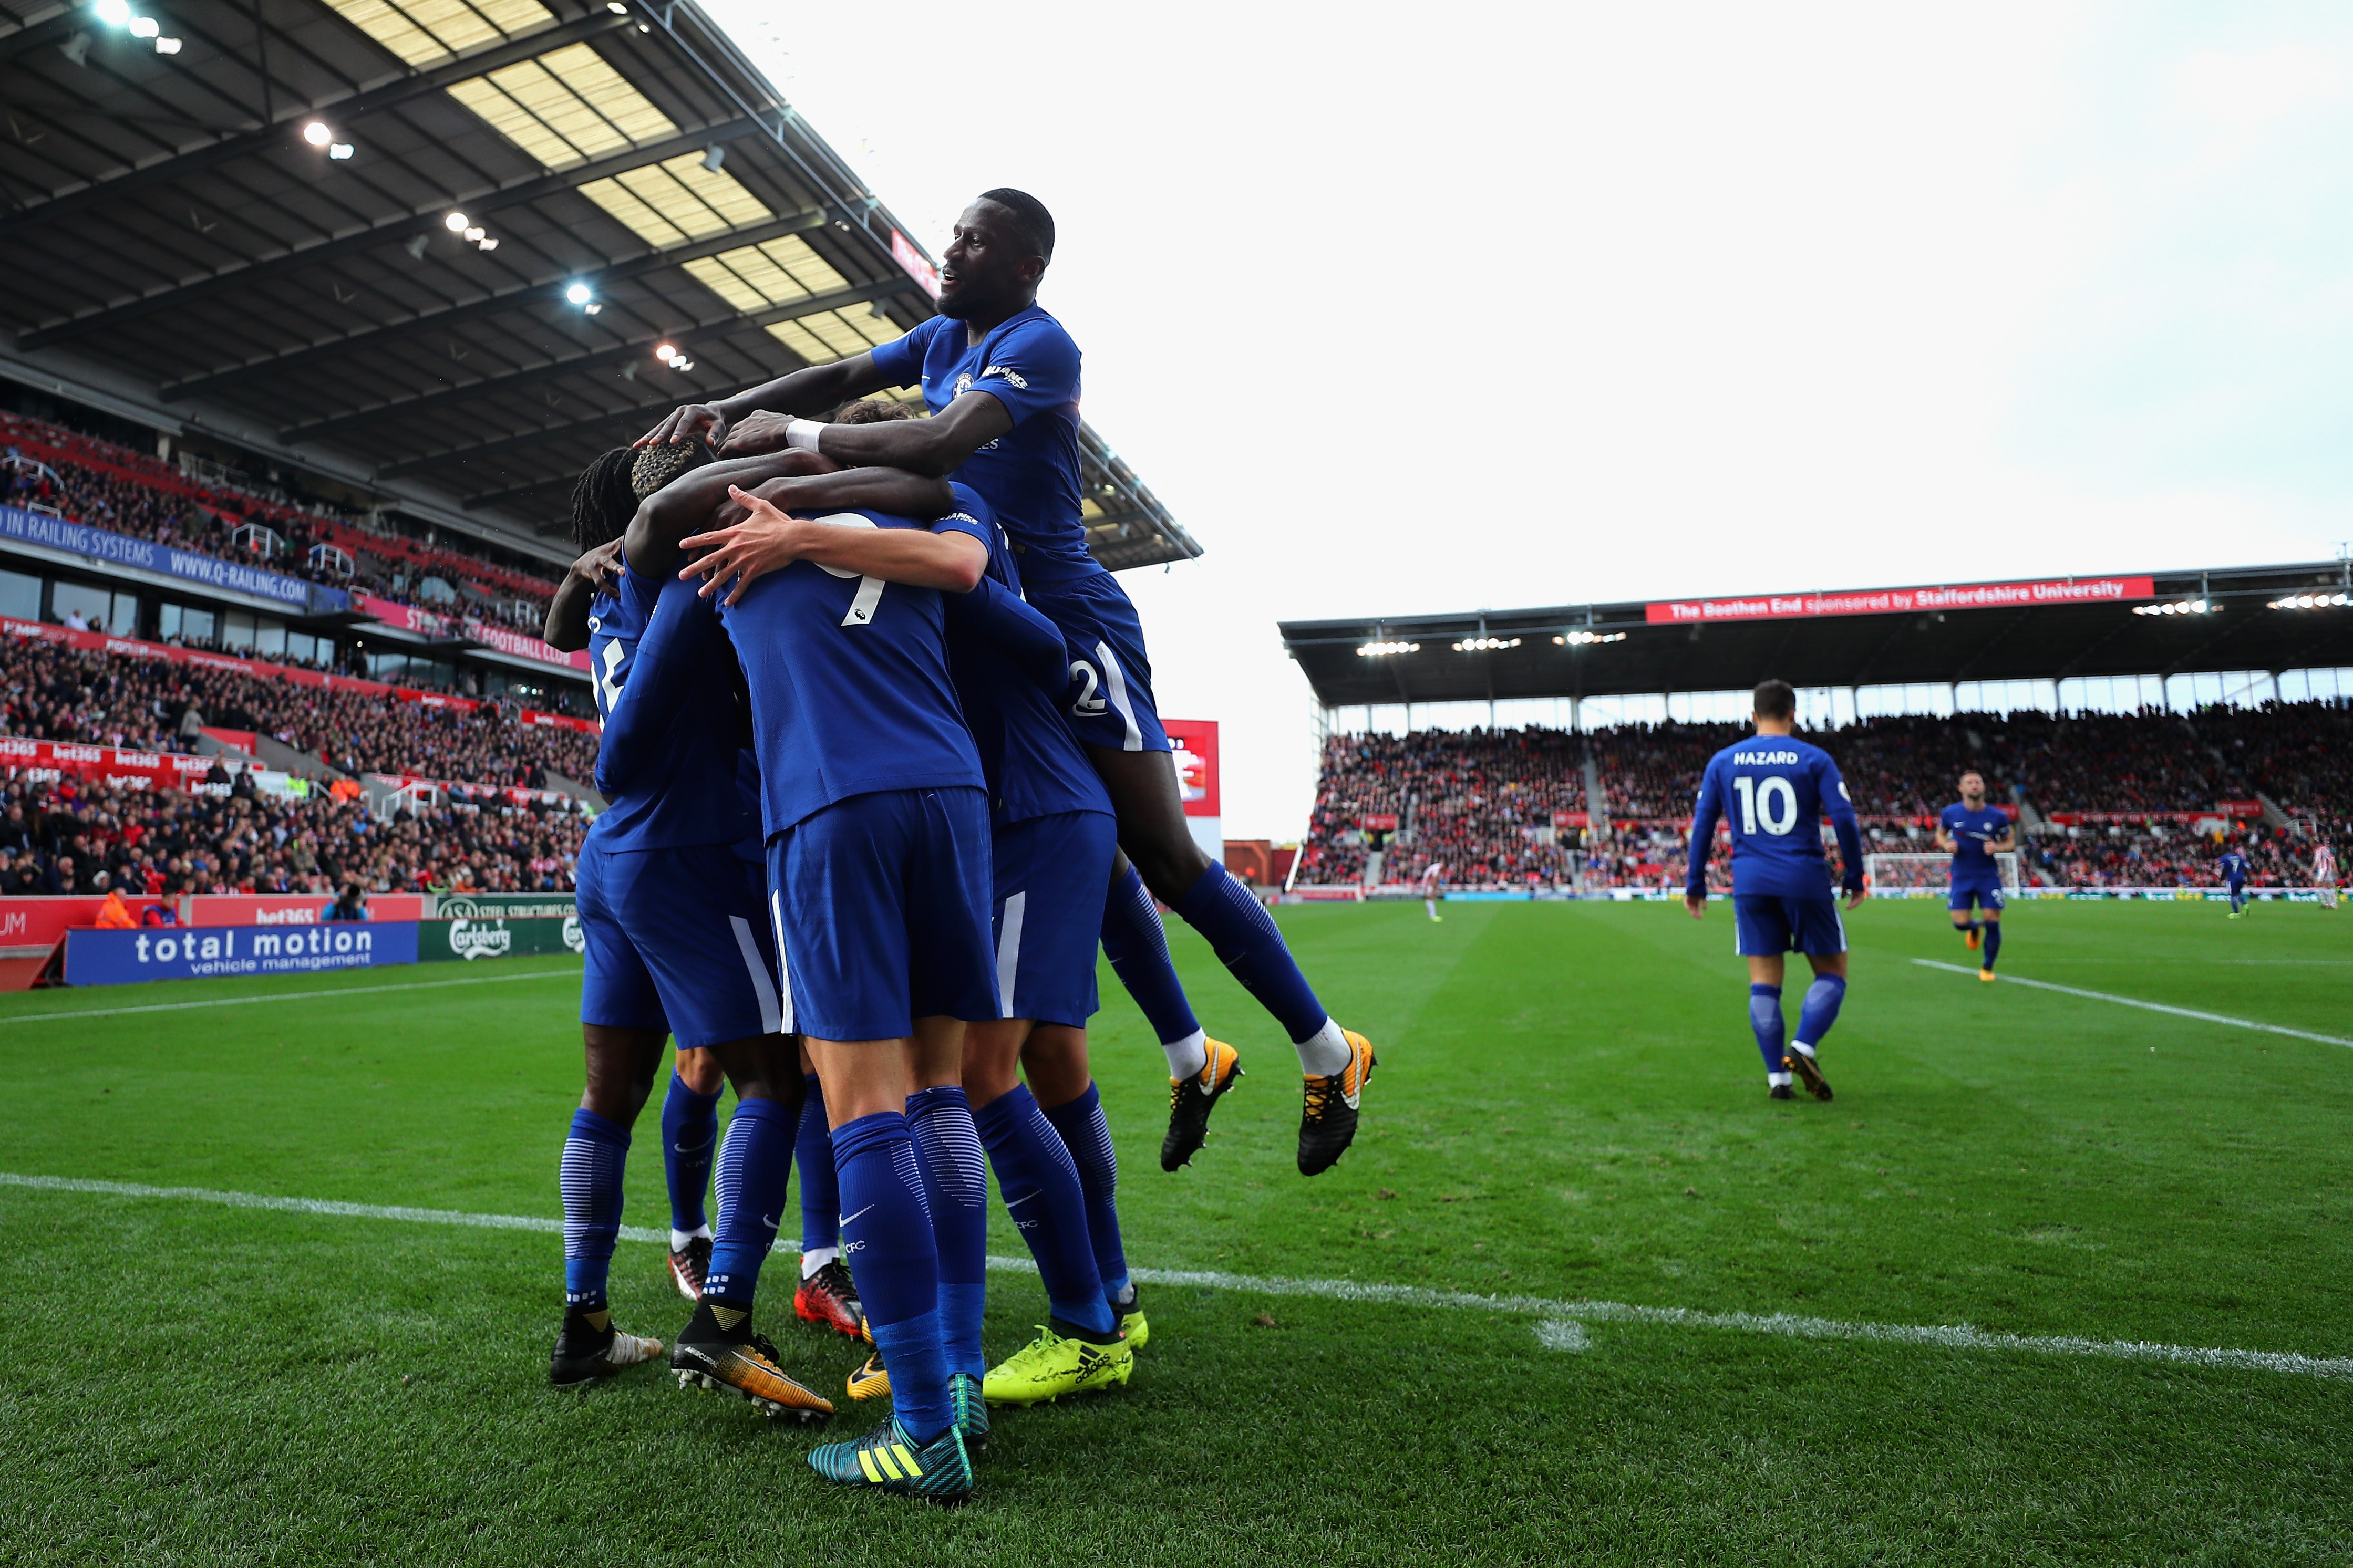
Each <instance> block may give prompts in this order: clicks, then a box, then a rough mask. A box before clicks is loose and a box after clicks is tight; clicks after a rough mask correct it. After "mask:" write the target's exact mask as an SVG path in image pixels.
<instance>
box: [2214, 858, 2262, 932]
mask: <svg viewBox="0 0 2353 1568" xmlns="http://www.w3.org/2000/svg"><path fill="white" fill-rule="evenodd" d="M2214 868H2215V869H2216V870H2218V871H2220V872H2221V873H2222V886H2223V887H2225V888H2227V889H2230V892H2231V918H2232V920H2237V919H2238V918H2239V917H2240V916H2241V915H2242V914H2244V913H2246V912H2247V910H2249V909H2250V908H2252V907H2253V900H2251V899H2249V898H2248V897H2247V878H2248V876H2249V874H2250V873H2252V872H2253V869H2254V863H2253V861H2251V860H2249V859H2248V858H2247V857H2246V853H2245V851H2243V850H2242V849H2241V848H2240V847H2238V846H2237V845H2236V844H2230V845H2226V846H2225V847H2224V848H2223V850H2222V858H2221V859H2219V860H2217V861H2215V862H2214Z"/></svg>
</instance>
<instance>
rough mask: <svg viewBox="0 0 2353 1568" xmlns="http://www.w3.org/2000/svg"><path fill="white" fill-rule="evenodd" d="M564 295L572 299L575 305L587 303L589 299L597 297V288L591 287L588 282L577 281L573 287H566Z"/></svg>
mask: <svg viewBox="0 0 2353 1568" xmlns="http://www.w3.org/2000/svg"><path fill="white" fill-rule="evenodd" d="M564 297H565V299H567V300H571V301H572V302H573V303H574V304H575V305H585V304H586V303H587V302H588V301H589V300H593V299H595V298H596V292H595V290H593V289H590V288H589V287H588V285H587V284H586V283H575V284H574V285H573V286H572V287H571V288H569V289H565V291H564Z"/></svg>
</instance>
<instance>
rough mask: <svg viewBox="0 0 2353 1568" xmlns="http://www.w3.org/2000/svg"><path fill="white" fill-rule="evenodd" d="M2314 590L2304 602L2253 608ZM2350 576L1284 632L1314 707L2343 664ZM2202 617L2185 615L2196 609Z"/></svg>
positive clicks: (2084, 581) (1781, 601)
mask: <svg viewBox="0 0 2353 1568" xmlns="http://www.w3.org/2000/svg"><path fill="white" fill-rule="evenodd" d="M2299 596H2300V597H2302V598H2305V599H2306V600H2309V599H2312V598H2314V597H2316V596H2317V597H2318V598H2320V599H2321V600H2324V601H2328V600H2333V601H2334V602H2333V603H2323V604H2321V605H2316V606H2311V605H2306V606H2293V605H2291V606H2287V607H2282V608H2278V609H2274V608H2270V607H2269V606H2270V605H2272V604H2273V603H2274V601H2280V600H2284V599H2290V598H2295V597H2299ZM2348 599H2353V565H2348V563H2346V562H2342V561H2337V562H2322V563H2314V564H2308V565H2300V566H2295V565H2291V566H2238V567H2227V568H2218V569H2215V570H2212V571H2204V572H2157V573H2146V574H2127V575H2123V576H2117V577H2106V578H2068V579H2059V580H2051V581H2046V582H2040V583H2034V582H2021V583H2015V584H1977V585H1958V586H1950V587H1924V588H1886V589H1864V590H1857V591H1853V592H1831V593H1799V594H1789V595H1758V596H1757V597H1754V598H1736V599H1717V600H1688V601H1659V602H1651V603H1645V602H1635V603H1627V604H1616V605H1554V606H1552V607H1550V608H1546V609H1534V610H1479V611H1472V612H1470V613H1468V614H1462V615H1451V616H1387V617H1374V618H1367V619H1360V620H1336V621H1285V622H1283V623H1282V641H1283V647H1284V648H1285V649H1286V650H1288V651H1289V653H1290V654H1291V657H1292V658H1295V659H1297V660H1298V661H1299V666H1300V668H1302V669H1303V670H1304V671H1306V674H1307V679H1308V681H1309V683H1310V684H1311V685H1312V686H1313V687H1314V690H1315V696H1316V699H1317V700H1319V701H1321V702H1322V703H1323V704H1324V706H1325V707H1333V708H1336V707H1354V706H1356V705H1358V704H1365V703H1370V704H1392V703H1400V702H1461V701H1488V700H1502V699H1506V698H1527V697H1555V698H1557V697H1607V696H1618V695H1624V694H1630V693H1641V692H1669V691H1735V690H1741V689H1746V688H1747V687H1750V686H1753V685H1755V684H1756V683H1757V681H1759V680H1762V679H1767V677H1773V676H1778V677H1779V678H1780V679H1784V680H1787V681H1789V682H1791V683H1792V684H1794V685H1797V686H1801V687H1809V686H1811V687H1821V686H1880V685H1894V684H1898V683H1912V682H1922V683H1930V684H1936V685H1944V684H1947V683H1949V682H1958V681H1965V680H1967V681H1982V680H2022V679H2034V680H2052V679H2068V678H2070V677H2074V676H2100V675H2170V674H2176V673H2179V672H2182V671H2187V670H2214V669H2249V670H2270V671H2274V672H2277V671H2280V670H2285V669H2301V668H2316V667H2322V668H2325V667H2331V666H2345V665H2353V605H2348ZM2198 606H2202V608H2200V607H2198Z"/></svg>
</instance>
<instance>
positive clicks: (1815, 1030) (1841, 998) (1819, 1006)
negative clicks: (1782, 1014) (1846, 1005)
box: [1752, 974, 1846, 1054]
mask: <svg viewBox="0 0 2353 1568" xmlns="http://www.w3.org/2000/svg"><path fill="white" fill-rule="evenodd" d="M1752 989H1753V987H1752ZM1845 1000H1846V981H1845V979H1844V978H1843V977H1842V976H1840V975H1836V974H1817V975H1815V976H1814V983H1813V984H1811V985H1809V986H1807V987H1806V1000H1805V1002H1804V1003H1803V1004H1802V1005H1800V1006H1799V1009H1798V1039H1797V1046H1798V1048H1799V1050H1801V1051H1803V1050H1806V1049H1807V1047H1811V1046H1819V1045H1820V1044H1821V1043H1822V1037H1823V1036H1824V1035H1827V1034H1829V1033H1830V1032H1831V1025H1832V1024H1835V1023H1837V1022H1838V1016H1839V1006H1840V1005H1841V1004H1842V1003H1843V1002H1845ZM1809 1054H1811V1053H1810V1052H1809Z"/></svg>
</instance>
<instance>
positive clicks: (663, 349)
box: [654, 343, 678, 364]
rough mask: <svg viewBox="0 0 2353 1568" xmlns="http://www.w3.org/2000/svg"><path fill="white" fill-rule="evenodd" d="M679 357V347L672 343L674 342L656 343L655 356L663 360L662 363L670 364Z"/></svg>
mask: <svg viewBox="0 0 2353 1568" xmlns="http://www.w3.org/2000/svg"><path fill="white" fill-rule="evenodd" d="M677 357H678V349H677V348H676V347H675V346H674V345H672V344H670V343H660V344H658V345H656V347H655V349H654V358H656V359H658V360H659V361H661V362H662V363H664V364H668V363H670V361H672V360H674V359H676V358H677Z"/></svg>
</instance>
